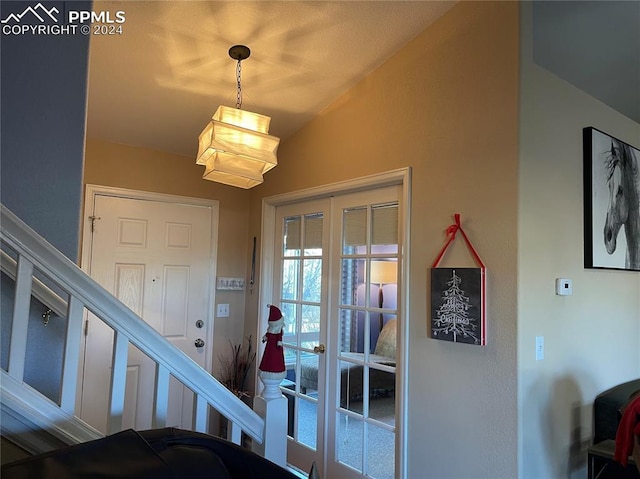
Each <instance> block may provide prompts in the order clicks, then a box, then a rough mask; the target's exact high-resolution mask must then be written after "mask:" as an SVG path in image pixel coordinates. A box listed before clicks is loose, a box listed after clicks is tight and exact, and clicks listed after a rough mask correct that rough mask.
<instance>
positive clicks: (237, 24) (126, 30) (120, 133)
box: [87, 0, 456, 157]
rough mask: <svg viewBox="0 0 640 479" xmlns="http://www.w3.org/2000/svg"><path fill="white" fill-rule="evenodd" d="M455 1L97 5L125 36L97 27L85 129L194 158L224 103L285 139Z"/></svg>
mask: <svg viewBox="0 0 640 479" xmlns="http://www.w3.org/2000/svg"><path fill="white" fill-rule="evenodd" d="M455 3H456V2H450V1H447V2H445V1H426V0H425V1H409V2H404V1H338V2H327V1H310V2H300V1H277V2H271V1H149V2H147V1H145V2H141V1H135V2H134V1H126V2H113V1H99V0H97V1H95V2H94V6H93V10H94V11H100V10H106V11H110V12H116V11H118V10H120V11H124V12H125V17H126V21H125V23H124V24H123V25H122V27H123V33H122V35H93V36H92V37H91V56H90V67H89V104H88V120H87V121H88V123H87V129H88V136H89V137H94V138H101V139H105V140H109V141H113V142H117V143H124V144H130V145H136V146H143V147H147V148H153V149H157V150H164V151H170V152H175V153H180V154H184V155H187V156H194V157H195V154H196V150H197V137H198V135H199V133H200V131H201V130H202V128H203V127H204V125H205V124H206V123H207V122H208V121H209V119H210V118H211V115H212V114H213V112H214V111H215V109H216V108H217V107H218V105H220V104H224V105H228V106H235V103H236V82H235V77H236V62H235V61H234V60H232V59H231V58H230V57H229V56H228V50H229V47H231V46H232V45H235V44H245V45H247V46H248V47H249V48H250V49H251V57H250V58H249V59H247V60H245V61H243V62H242V92H243V109H246V110H250V111H254V112H257V113H262V114H266V115H269V116H271V117H272V120H271V132H270V133H271V134H273V135H275V136H278V137H281V138H286V137H288V136H289V135H291V134H292V133H294V132H295V131H297V130H298V129H299V128H301V127H302V126H303V125H304V124H305V123H306V122H308V121H309V120H310V119H311V118H313V117H314V116H315V115H317V114H318V113H319V112H320V111H321V110H322V109H323V108H324V107H326V106H328V105H329V104H330V103H331V102H332V101H333V100H334V99H336V98H337V97H338V96H339V95H341V94H342V93H344V92H345V91H347V90H348V89H349V88H351V87H352V86H353V85H355V84H356V83H357V82H358V81H360V80H362V79H363V78H364V77H365V76H366V75H367V74H369V73H370V72H371V71H373V70H374V69H375V68H377V67H378V66H379V65H381V64H382V63H384V62H385V61H386V60H387V59H388V58H389V57H391V56H392V55H393V54H394V53H396V52H397V51H398V50H399V49H400V48H401V47H402V46H403V45H405V44H406V43H407V42H409V41H410V40H411V39H412V38H414V37H415V36H416V35H418V34H419V33H420V32H422V31H423V30H425V29H426V28H427V27H428V26H429V25H430V24H431V23H433V22H434V21H435V20H436V19H437V18H439V17H440V16H441V15H443V14H444V13H445V12H446V11H447V10H449V9H450V8H451V7H452V6H453V5H454V4H455Z"/></svg>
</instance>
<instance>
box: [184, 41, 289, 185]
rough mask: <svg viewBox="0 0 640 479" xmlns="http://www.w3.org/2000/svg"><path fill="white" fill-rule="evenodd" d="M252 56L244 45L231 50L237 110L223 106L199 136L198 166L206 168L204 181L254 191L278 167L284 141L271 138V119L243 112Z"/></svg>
mask: <svg viewBox="0 0 640 479" xmlns="http://www.w3.org/2000/svg"><path fill="white" fill-rule="evenodd" d="M249 55H251V50H249V48H248V47H246V46H244V45H235V46H233V47H231V48H230V49H229V56H230V57H231V58H233V59H234V60H236V61H237V62H238V64H237V66H236V78H237V99H236V107H235V108H232V107H228V106H219V107H218V109H217V110H216V112H215V113H214V114H213V117H212V119H211V121H210V122H209V123H208V124H207V126H205V128H204V130H202V133H200V136H199V137H198V144H199V147H198V156H197V159H196V164H198V165H203V166H204V167H205V170H204V175H202V178H204V179H205V180H210V181H216V182H218V183H224V184H226V185H231V186H237V187H240V188H245V189H249V188H253V187H254V186H257V185H259V184H260V183H262V182H263V177H262V175H263V174H264V173H266V172H267V171H269V170H270V169H271V168H273V167H274V166H276V165H277V164H278V159H277V158H276V151H277V150H278V144H279V143H280V139H279V138H276V137H275V136H270V135H269V123H270V122H271V118H269V117H268V116H265V115H259V114H257V113H252V112H250V111H246V110H242V109H241V107H242V86H241V83H240V74H241V71H242V66H241V63H242V60H246V59H247V58H249Z"/></svg>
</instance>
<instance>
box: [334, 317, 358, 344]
mask: <svg viewBox="0 0 640 479" xmlns="http://www.w3.org/2000/svg"><path fill="white" fill-rule="evenodd" d="M357 316H358V311H354V310H351V309H340V325H339V328H340V330H339V331H338V338H339V340H340V351H339V353H348V352H351V351H355V350H356V347H357V341H356V338H357V337H358V321H357Z"/></svg>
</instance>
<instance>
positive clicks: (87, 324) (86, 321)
mask: <svg viewBox="0 0 640 479" xmlns="http://www.w3.org/2000/svg"><path fill="white" fill-rule="evenodd" d="M84 335H85V336H88V335H89V320H88V319H87V320H85V322H84Z"/></svg>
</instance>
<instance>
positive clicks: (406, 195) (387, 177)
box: [255, 167, 411, 479]
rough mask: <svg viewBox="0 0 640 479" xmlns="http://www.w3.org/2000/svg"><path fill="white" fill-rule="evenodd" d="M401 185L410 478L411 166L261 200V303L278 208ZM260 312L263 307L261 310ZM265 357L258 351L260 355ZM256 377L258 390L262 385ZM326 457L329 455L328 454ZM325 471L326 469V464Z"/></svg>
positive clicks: (399, 368) (402, 431)
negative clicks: (409, 285)
mask: <svg viewBox="0 0 640 479" xmlns="http://www.w3.org/2000/svg"><path fill="white" fill-rule="evenodd" d="M392 185H401V186H402V194H401V205H400V216H399V222H400V241H399V246H400V250H399V258H401V259H402V271H401V273H400V276H399V278H398V315H399V317H401V318H402V321H401V322H400V327H399V328H398V333H399V334H400V337H399V340H398V354H397V359H398V362H397V365H396V376H397V377H399V379H400V385H399V390H398V391H396V396H397V401H396V403H397V404H398V412H397V414H396V419H397V422H396V438H397V441H396V459H397V461H396V477H397V478H402V479H406V477H407V443H408V442H407V423H408V421H407V406H406V400H407V398H408V397H409V396H408V386H409V381H408V376H409V334H408V330H409V328H408V321H409V318H410V317H411V315H410V311H409V288H408V287H407V285H408V284H409V274H410V264H411V261H410V258H409V254H410V251H411V250H410V238H411V234H410V233H411V228H410V227H411V221H410V218H411V167H406V168H400V169H398V170H393V171H389V172H385V173H379V174H374V175H370V176H364V177H361V178H356V179H353V180H347V181H341V182H337V183H332V184H329V185H324V186H319V187H313V188H308V189H305V190H299V191H294V192H292V193H284V194H281V195H274V196H269V197H266V198H263V199H262V228H261V233H260V234H261V243H260V251H261V260H260V265H261V267H260V288H259V295H258V302H259V303H258V304H260V305H264V304H268V303H271V302H272V301H273V284H272V278H273V268H274V251H275V244H274V234H275V231H274V227H275V218H276V208H277V207H278V206H282V205H286V204H289V203H296V202H300V201H307V200H312V199H319V198H325V197H328V196H332V195H337V194H346V193H354V192H358V191H363V190H369V189H373V188H381V187H384V186H392ZM258 310H259V311H261V309H260V308H258ZM262 316H263V315H262V314H260V315H259V316H258V321H257V323H258V327H257V331H256V337H257V338H259V337H261V336H262V332H263V331H264V330H265V328H266V326H267V325H266V324H265V323H266V321H265V318H263V317H262ZM260 354H262V352H261V351H259V355H260ZM258 383H259V381H257V378H256V385H255V387H256V389H255V390H256V391H259V390H260V388H261V385H260V384H258ZM325 456H326V454H325ZM324 466H325V467H323V470H326V465H324Z"/></svg>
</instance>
